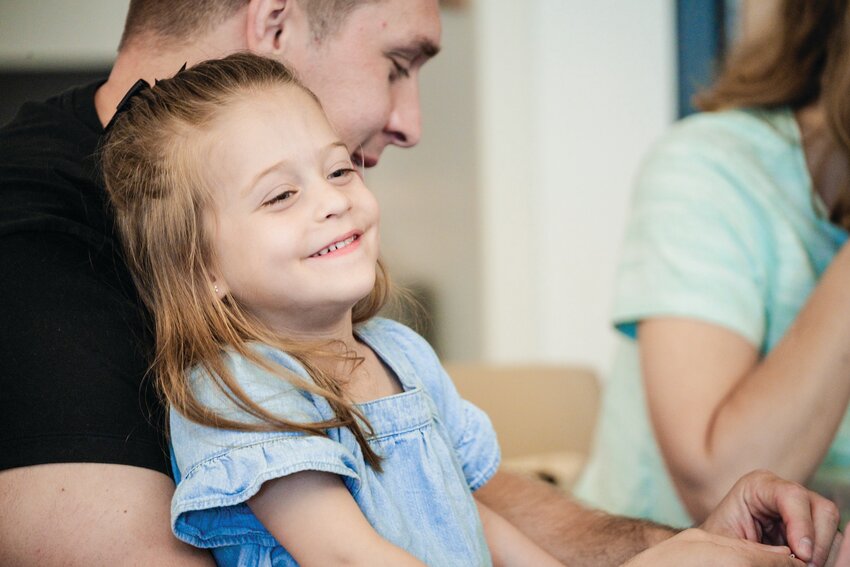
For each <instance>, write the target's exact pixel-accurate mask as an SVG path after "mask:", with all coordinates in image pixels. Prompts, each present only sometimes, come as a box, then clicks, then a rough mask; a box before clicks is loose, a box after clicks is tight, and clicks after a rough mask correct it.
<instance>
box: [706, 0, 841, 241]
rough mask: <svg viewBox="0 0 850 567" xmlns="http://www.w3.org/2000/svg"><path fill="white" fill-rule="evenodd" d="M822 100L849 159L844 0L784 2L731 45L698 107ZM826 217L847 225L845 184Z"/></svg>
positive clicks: (803, 103)
mask: <svg viewBox="0 0 850 567" xmlns="http://www.w3.org/2000/svg"><path fill="white" fill-rule="evenodd" d="M817 100H821V101H822V103H823V105H824V109H825V110H826V117H827V121H828V123H829V126H830V130H831V132H832V135H833V136H834V138H835V141H836V143H837V144H838V145H839V147H840V148H841V150H842V151H843V153H844V155H845V156H846V157H847V158H848V159H850V12H848V0H784V1H783V2H782V3H781V5H780V11H779V17H778V21H777V22H776V24H775V25H773V26H772V27H771V28H770V29H768V30H766V32H765V33H762V34H759V35H757V36H754V37H753V38H750V39H749V40H748V41H746V42H744V43H742V44H741V45H739V46H737V47H736V49H734V50H733V51H732V53H731V55H730V57H729V58H728V60H727V61H726V62H725V64H724V66H723V69H722V71H721V73H720V75H719V77H718V78H717V80H716V81H715V83H714V85H712V87H711V88H709V89H708V90H706V91H705V92H703V93H702V94H700V95H699V96H697V97H696V103H697V106H699V108H701V109H702V110H719V109H724V108H742V107H765V108H775V107H780V106H790V107H791V108H792V109H794V110H796V109H799V108H802V107H804V106H806V105H808V104H810V103H812V102H815V101H817ZM831 220H832V221H833V222H835V223H836V224H839V225H840V226H843V227H845V228H850V187H844V188H843V189H842V192H841V196H840V197H839V200H838V202H837V204H836V206H835V207H834V209H833V211H832V213H831Z"/></svg>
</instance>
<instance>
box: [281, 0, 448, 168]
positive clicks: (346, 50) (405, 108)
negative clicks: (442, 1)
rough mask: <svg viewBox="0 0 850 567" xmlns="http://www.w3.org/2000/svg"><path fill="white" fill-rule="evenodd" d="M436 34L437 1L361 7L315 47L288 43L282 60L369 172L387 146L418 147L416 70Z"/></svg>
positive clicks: (397, 0)
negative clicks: (298, 78)
mask: <svg viewBox="0 0 850 567" xmlns="http://www.w3.org/2000/svg"><path fill="white" fill-rule="evenodd" d="M305 1H309V0H305ZM440 33H441V28H440V11H439V6H438V1H437V0H382V1H379V2H365V3H363V4H362V5H360V6H358V7H356V8H354V10H353V11H352V12H351V13H350V14H349V15H348V16H347V17H346V19H345V21H343V22H341V23H340V26H339V28H338V29H336V30H334V31H332V32H331V33H330V34H329V35H328V36H327V37H325V38H324V39H323V40H322V42H321V43H316V42H312V41H310V40H309V39H308V38H305V41H304V42H296V43H293V44H292V49H291V50H290V51H288V52H287V54H286V61H287V62H288V63H289V64H291V65H292V66H293V68H295V69H297V70H298V72H299V77H300V79H301V80H302V81H303V82H304V84H305V85H306V86H307V87H308V88H309V89H310V90H312V91H313V92H314V93H315V94H316V96H318V97H319V100H320V101H321V102H322V107H323V108H324V110H325V113H326V114H327V116H328V118H329V120H330V122H331V124H332V125H333V127H334V129H335V130H336V131H337V132H338V133H339V135H340V138H341V139H342V140H343V142H345V144H346V145H347V146H348V148H349V150H350V151H351V153H352V156H353V157H354V159H355V161H357V162H360V163H362V164H363V165H365V166H366V167H372V166H374V165H375V164H377V163H378V159H379V158H380V157H381V153H382V152H383V151H384V148H386V147H387V145H389V144H394V145H396V146H400V147H404V148H406V147H411V146H414V145H415V144H416V143H417V142H419V137H420V134H421V123H420V116H419V70H420V68H421V67H422V65H423V64H424V63H425V62H426V61H428V59H430V57H432V56H433V55H435V54H436V52H437V50H438V49H439V45H440Z"/></svg>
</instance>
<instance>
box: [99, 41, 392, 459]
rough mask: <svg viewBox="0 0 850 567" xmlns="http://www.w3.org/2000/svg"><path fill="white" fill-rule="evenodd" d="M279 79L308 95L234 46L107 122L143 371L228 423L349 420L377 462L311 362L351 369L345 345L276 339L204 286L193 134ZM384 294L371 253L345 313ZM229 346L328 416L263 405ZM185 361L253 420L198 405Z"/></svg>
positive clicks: (201, 188) (212, 421) (356, 421)
mask: <svg viewBox="0 0 850 567" xmlns="http://www.w3.org/2000/svg"><path fill="white" fill-rule="evenodd" d="M281 87H287V88H294V89H303V90H304V91H305V92H308V93H309V91H308V90H307V89H306V88H304V87H303V86H302V85H301V84H300V83H299V82H298V81H297V79H296V78H295V77H294V76H293V74H292V73H291V72H290V71H289V70H288V69H287V68H286V67H285V66H283V65H282V64H280V63H278V62H276V61H273V60H270V59H266V58H263V57H259V56H256V55H251V54H248V53H238V54H234V55H230V56H228V57H226V58H224V59H219V60H211V61H206V62H203V63H200V64H198V65H196V66H194V67H191V68H189V69H187V70H184V71H181V72H180V73H178V74H177V75H176V76H175V77H173V78H171V79H166V80H162V81H158V82H157V83H156V85H155V86H154V87H153V88H152V89H146V90H143V91H142V92H141V93H140V94H138V95H136V96H135V97H134V98H133V99H132V101H131V103H130V105H129V108H128V109H127V110H126V111H124V112H121V113H120V114H119V115H118V116H117V117H116V118H115V119H114V121H113V123H112V125H111V126H110V128H109V131H108V133H107V135H106V137H105V140H104V143H103V146H102V149H101V157H102V167H103V175H104V181H105V183H106V188H107V192H108V194H109V196H110V198H111V201H112V204H113V207H114V209H115V214H116V219H117V225H118V229H119V233H120V235H121V238H122V240H123V245H124V250H125V252H126V258H127V263H128V265H129V267H130V271H131V273H132V274H133V278H134V280H135V282H136V286H137V288H138V289H139V293H140V296H141V298H142V301H143V302H144V304H145V307H146V308H147V309H148V311H149V313H150V315H151V318H152V320H153V327H154V335H155V356H154V360H153V362H152V364H151V370H152V372H153V373H154V376H155V380H156V384H157V387H158V390H159V392H160V393H161V395H162V396H163V398H164V399H165V401H166V402H167V403H168V404H170V406H171V408H172V409H173V410H176V411H178V412H179V413H181V414H182V415H184V416H185V417H186V418H188V419H190V420H192V421H194V422H197V423H200V424H203V425H209V426H212V427H218V428H227V429H237V430H252V431H256V430H266V431H267V430H289V431H301V432H304V433H307V434H313V435H326V434H327V433H326V431H327V429H329V428H334V427H348V428H349V429H350V430H351V431H352V432H353V433H354V435H355V437H356V438H357V442H358V443H359V445H360V447H361V449H362V450H363V454H364V457H365V459H366V460H367V462H369V463H370V464H371V465H372V466H374V467H376V468H378V469H380V459H379V457H378V456H377V455H376V454H375V453H374V452H373V451H372V450H371V448H370V447H369V445H368V443H367V432H369V431H370V427H369V424H368V421H366V419H365V417H364V416H363V415H362V414H361V412H359V411H358V409H357V408H356V407H355V406H354V404H353V403H351V401H350V400H348V399H347V398H346V396H345V392H344V391H343V388H342V387H341V385H340V381H339V380H338V379H335V377H334V376H331V375H330V374H329V373H328V372H326V371H324V370H322V368H320V365H318V364H316V361H317V360H319V359H321V358H322V357H326V358H327V357H336V358H340V357H342V358H344V359H345V361H346V362H347V363H349V364H350V366H349V367H350V368H353V367H354V366H356V365H357V364H358V363H359V360H358V359H357V358H356V357H355V356H354V355H353V353H348V354H343V355H340V354H339V349H338V348H335V345H333V344H329V343H322V344H319V343H309V344H308V343H304V342H296V341H292V340H288V339H287V338H285V337H280V336H278V335H277V334H275V333H274V332H273V331H272V330H271V329H269V328H268V327H267V326H265V325H264V324H262V323H261V322H260V321H258V320H257V319H256V318H255V317H253V316H252V315H251V314H250V313H249V312H247V311H246V310H245V309H244V308H243V307H242V306H241V305H240V304H239V302H238V301H236V300H235V298H233V297H230V296H228V297H226V298H225V299H223V300H222V299H220V298H219V297H218V296H217V294H216V292H215V290H214V287H213V275H212V274H213V273H214V267H215V262H216V259H215V257H214V254H213V248H212V245H211V234H210V229H209V225H210V224H211V223H210V222H209V216H210V214H211V212H213V211H214V210H215V209H214V208H213V202H212V196H211V188H210V187H209V182H208V181H207V180H206V179H205V177H204V175H203V171H202V167H203V166H202V164H203V156H202V155H201V154H202V149H201V148H202V147H203V144H202V143H198V140H199V139H203V136H204V134H205V132H206V130H205V129H206V128H207V127H208V126H209V125H210V124H211V123H212V122H213V121H214V120H215V119H216V118H217V117H219V116H220V115H221V114H222V113H223V112H225V111H226V109H227V108H228V106H229V105H232V104H233V103H234V102H235V101H237V100H238V99H241V98H242V97H246V96H250V95H251V93H256V92H260V91H264V90H267V89H280V88H281ZM309 94H310V95H311V96H313V95H312V93H309ZM313 99H314V100H315V96H313ZM316 104H318V100H316ZM388 293H389V281H388V278H387V275H386V273H385V271H384V268H383V266H382V265H381V263H380V262H378V269H377V278H376V283H375V286H374V288H373V289H372V291H371V293H370V294H369V296H367V297H365V298H364V299H362V300H361V301H360V302H358V303H357V304H356V305H355V306H354V309H353V314H352V320H353V322H354V323H355V324H357V323H360V322H363V321H365V320H367V319H369V318H371V317H372V316H374V315H375V314H376V313H377V312H378V310H379V309H380V308H381V307H382V306H383V304H384V303H385V301H386V299H387V297H388ZM252 343H264V344H267V345H270V346H273V347H276V348H279V349H281V350H283V351H285V352H287V353H288V354H290V355H291V356H293V357H294V358H295V359H297V360H298V361H299V362H300V363H301V364H302V365H303V366H304V367H305V368H306V369H307V371H308V373H309V375H310V377H311V378H312V383H311V382H310V381H307V380H303V379H300V378H298V377H297V376H295V375H294V374H293V373H291V372H287V371H286V370H284V369H283V368H281V367H279V366H277V365H275V364H273V363H271V362H270V361H269V360H267V359H265V357H263V356H261V355H259V354H258V353H257V351H256V350H255V349H254V348H252V347H251V344H252ZM226 351H229V352H233V353H236V354H238V355H241V356H242V357H244V358H245V359H247V360H249V361H251V362H252V363H254V364H256V365H258V366H259V367H262V368H264V369H266V370H268V371H270V372H273V373H276V374H278V375H279V376H280V377H281V378H282V379H286V380H288V381H289V382H291V383H293V384H294V385H296V386H297V387H299V388H301V389H303V390H306V391H309V392H311V393H314V394H318V395H320V396H322V397H324V398H325V399H326V400H327V401H328V403H329V404H330V405H331V407H332V408H333V411H334V413H335V418H334V419H330V420H326V421H322V422H317V423H297V422H293V421H289V420H287V419H284V418H283V417H282V416H278V415H274V414H272V413H270V412H268V411H267V410H265V409H264V408H263V407H262V406H260V405H259V404H257V403H256V402H255V401H254V400H252V399H251V398H250V397H249V396H248V395H247V394H246V393H245V391H244V390H243V389H242V388H241V387H240V386H239V383H238V381H237V380H235V378H234V377H233V375H232V373H231V372H230V371H229V370H228V368H227V364H226V361H225V357H224V356H223V355H224V353H225V352H226ZM334 353H336V354H334ZM192 368H200V369H202V370H203V371H204V372H205V374H206V375H207V376H208V377H209V379H210V380H212V381H213V383H214V384H215V385H216V386H217V387H218V388H219V389H220V391H221V392H222V393H223V394H224V395H225V396H226V397H227V398H228V399H229V400H230V402H232V403H233V405H234V407H235V408H238V409H239V410H241V411H242V412H244V413H245V414H247V415H248V416H250V417H251V418H255V419H254V420H253V421H252V422H251V423H246V422H241V421H234V420H231V419H228V418H225V417H224V416H221V415H218V414H216V413H215V412H213V411H212V410H210V408H208V407H206V406H205V405H204V404H202V403H201V402H200V401H199V400H198V399H197V397H196V396H195V393H194V392H193V389H192V387H191V385H190V382H189V380H188V374H187V373H188V371H189V370H190V369H192Z"/></svg>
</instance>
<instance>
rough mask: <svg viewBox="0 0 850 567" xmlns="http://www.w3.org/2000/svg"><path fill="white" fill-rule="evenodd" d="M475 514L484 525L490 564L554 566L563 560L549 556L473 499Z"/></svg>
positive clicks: (512, 526) (501, 565) (504, 565)
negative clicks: (490, 558) (476, 511)
mask: <svg viewBox="0 0 850 567" xmlns="http://www.w3.org/2000/svg"><path fill="white" fill-rule="evenodd" d="M475 503H476V504H477V505H478V514H479V516H481V523H482V525H483V526H484V537H485V538H486V539H487V547H489V548H490V554H491V555H492V556H493V565H494V567H514V566H516V567H521V566H523V565H535V566H539V567H556V566H561V565H563V563H561V562H560V561H558V560H557V559H555V558H554V557H552V556H551V555H549V553H547V552H546V551H544V550H543V548H542V547H540V546H538V545H537V544H536V543H534V542H533V541H531V540H530V539H528V537H527V536H526V535H525V534H523V533H522V532H521V531H519V530H518V529H517V528H516V527H515V526H514V525H513V524H511V523H510V522H508V521H507V520H506V519H504V518H503V517H502V516H500V515H499V514H497V513H496V512H494V511H493V510H491V509H490V508H488V507H487V506H485V505H484V504H482V503H481V502H480V501H479V500H478V499H477V498H476V499H475Z"/></svg>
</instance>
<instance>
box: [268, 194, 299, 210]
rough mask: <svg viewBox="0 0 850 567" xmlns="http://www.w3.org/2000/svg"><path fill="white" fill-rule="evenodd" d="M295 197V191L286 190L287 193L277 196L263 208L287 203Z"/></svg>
mask: <svg viewBox="0 0 850 567" xmlns="http://www.w3.org/2000/svg"><path fill="white" fill-rule="evenodd" d="M294 196H295V191H292V190H286V191H283V192H281V193H278V194H277V195H275V196H274V197H272V198H271V199H269V200H268V201H266V202H265V203H263V206H264V207H270V206H272V205H276V204H277V203H280V202H282V201H286V200H287V199H291V198H292V197H294Z"/></svg>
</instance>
